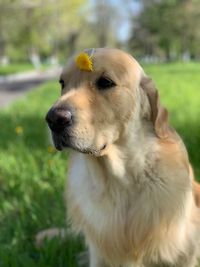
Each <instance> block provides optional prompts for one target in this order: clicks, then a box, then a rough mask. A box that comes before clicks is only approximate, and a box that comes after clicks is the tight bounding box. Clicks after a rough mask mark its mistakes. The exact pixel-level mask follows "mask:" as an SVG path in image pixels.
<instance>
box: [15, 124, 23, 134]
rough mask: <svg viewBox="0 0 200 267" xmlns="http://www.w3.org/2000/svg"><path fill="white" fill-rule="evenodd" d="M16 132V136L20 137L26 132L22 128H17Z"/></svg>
mask: <svg viewBox="0 0 200 267" xmlns="http://www.w3.org/2000/svg"><path fill="white" fill-rule="evenodd" d="M15 132H16V134H18V135H22V134H23V132H24V129H23V127H22V126H17V127H16V128H15Z"/></svg>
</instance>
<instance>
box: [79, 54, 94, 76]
mask: <svg viewBox="0 0 200 267" xmlns="http://www.w3.org/2000/svg"><path fill="white" fill-rule="evenodd" d="M75 62H76V65H77V67H78V68H79V69H80V70H87V71H93V66H92V59H91V57H89V56H88V54H87V53H85V52H83V53H80V54H79V55H78V56H77V57H76V60H75Z"/></svg>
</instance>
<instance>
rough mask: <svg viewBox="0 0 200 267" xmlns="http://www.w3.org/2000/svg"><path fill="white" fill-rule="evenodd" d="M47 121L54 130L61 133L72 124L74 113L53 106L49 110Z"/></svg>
mask: <svg viewBox="0 0 200 267" xmlns="http://www.w3.org/2000/svg"><path fill="white" fill-rule="evenodd" d="M46 121H47V123H48V125H49V128H50V129H51V130H52V131H54V132H57V133H59V132H62V131H63V130H64V129H65V128H66V127H69V126H70V125H72V113H71V111H69V110H66V109H61V108H54V107H53V108H51V109H50V110H49V111H48V113H47V115H46Z"/></svg>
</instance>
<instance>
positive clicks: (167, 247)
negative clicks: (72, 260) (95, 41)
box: [46, 48, 200, 267]
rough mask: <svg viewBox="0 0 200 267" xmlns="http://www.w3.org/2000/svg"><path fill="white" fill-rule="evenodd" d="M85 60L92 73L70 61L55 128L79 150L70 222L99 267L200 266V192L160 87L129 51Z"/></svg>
mask: <svg viewBox="0 0 200 267" xmlns="http://www.w3.org/2000/svg"><path fill="white" fill-rule="evenodd" d="M86 53H87V54H88V56H89V57H90V58H91V60H92V65H93V70H82V69H80V67H79V66H77V63H76V61H75V57H73V58H72V59H71V60H70V61H69V63H68V65H67V66H66V68H65V69H64V70H63V72H62V74H61V77H60V83H61V86H62V93H61V97H60V98H59V100H58V101H57V102H56V103H55V104H54V105H53V107H52V108H51V109H50V110H49V112H48V114H47V116H46V120H47V122H48V124H49V127H50V129H51V131H52V137H53V141H54V144H55V146H56V148H57V149H58V150H62V149H64V148H67V147H69V148H71V150H70V154H71V161H70V168H69V176H68V179H67V205H68V215H69V217H70V218H71V220H72V224H73V227H74V229H75V230H76V231H77V232H82V233H84V235H85V239H86V242H87V244H88V246H89V252H90V266H91V267H105V266H124V267H134V266H140V267H152V266H165V267H166V266H171V267H172V266H174V267H175V266H176V267H193V266H196V265H197V259H198V257H199V255H200V211H199V208H198V204H199V191H200V190H199V185H198V184H197V183H196V182H195V181H194V180H193V172H192V168H191V166H190V163H189V160H188V154H187V151H186V148H185V146H184V144H183V142H182V140H181V138H180V137H179V135H178V134H177V133H176V132H175V130H174V129H173V128H172V127H170V125H169V122H168V112H167V110H166V109H165V108H164V107H162V105H161V104H160V99H159V94H158V91H157V90H156V88H155V85H154V83H153V82H152V80H151V79H150V78H149V77H148V76H147V75H146V74H145V73H144V71H143V69H142V67H141V66H140V65H139V64H138V62H137V61H136V60H135V59H134V58H133V57H131V56H130V55H129V54H127V53H125V52H122V51H120V50H117V49H108V48H99V49H95V50H94V49H92V50H90V49H89V50H86ZM195 199H196V203H195Z"/></svg>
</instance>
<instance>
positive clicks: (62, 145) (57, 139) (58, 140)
mask: <svg viewBox="0 0 200 267" xmlns="http://www.w3.org/2000/svg"><path fill="white" fill-rule="evenodd" d="M52 139H53V143H54V146H55V148H56V149H57V150H59V151H62V150H64V149H67V148H70V149H73V150H75V151H77V152H80V153H84V154H90V155H94V156H96V157H98V156H101V155H102V154H103V152H104V151H105V149H106V148H107V144H106V143H104V144H103V145H102V146H101V147H100V148H99V149H96V148H93V147H88V146H86V147H85V146H84V145H82V143H81V142H79V141H74V140H73V138H70V137H69V136H68V137H67V138H66V137H65V136H62V135H57V134H55V133H53V132H52Z"/></svg>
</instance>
